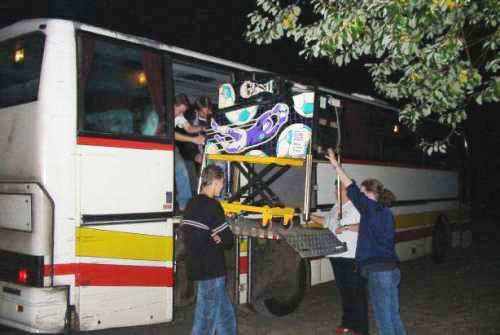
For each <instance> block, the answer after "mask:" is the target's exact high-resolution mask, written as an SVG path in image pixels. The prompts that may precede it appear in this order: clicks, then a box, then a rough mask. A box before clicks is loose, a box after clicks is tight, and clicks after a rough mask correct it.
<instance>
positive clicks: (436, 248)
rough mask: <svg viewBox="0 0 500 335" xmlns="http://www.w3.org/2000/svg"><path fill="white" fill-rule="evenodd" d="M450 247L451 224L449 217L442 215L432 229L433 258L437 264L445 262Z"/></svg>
mask: <svg viewBox="0 0 500 335" xmlns="http://www.w3.org/2000/svg"><path fill="white" fill-rule="evenodd" d="M449 247H450V224H449V221H448V218H447V217H446V216H444V215H441V216H440V217H439V218H438V220H437V222H436V224H435V225H434V229H433V231H432V260H433V261H434V263H436V264H440V263H442V262H444V260H445V259H446V253H447V251H448V248H449Z"/></svg>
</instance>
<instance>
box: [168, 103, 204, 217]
mask: <svg viewBox="0 0 500 335" xmlns="http://www.w3.org/2000/svg"><path fill="white" fill-rule="evenodd" d="M188 109H189V99H188V98H187V96H186V95H185V94H179V95H177V96H176V97H175V101H174V126H175V131H174V136H175V141H176V143H179V142H189V143H193V144H196V145H202V144H203V143H205V138H204V137H203V136H202V135H197V136H189V135H187V134H183V133H181V132H179V131H178V130H179V129H183V130H184V131H185V132H187V133H190V134H192V133H198V132H200V130H201V128H200V127H195V126H192V125H191V124H189V122H188V121H187V120H186V118H185V117H184V113H186V111H187V110H188ZM175 185H176V199H177V205H178V208H179V210H180V211H183V210H184V209H185V207H186V204H187V202H188V201H189V199H191V197H192V195H193V193H192V191H191V190H192V189H191V182H190V180H189V173H188V170H187V168H186V163H185V161H184V157H182V155H181V154H180V152H179V149H178V146H177V145H176V146H175Z"/></svg>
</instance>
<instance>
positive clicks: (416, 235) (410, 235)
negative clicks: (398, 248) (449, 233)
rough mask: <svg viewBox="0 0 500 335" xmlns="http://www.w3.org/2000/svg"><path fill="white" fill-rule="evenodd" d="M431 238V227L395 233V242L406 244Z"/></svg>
mask: <svg viewBox="0 0 500 335" xmlns="http://www.w3.org/2000/svg"><path fill="white" fill-rule="evenodd" d="M429 236H432V227H425V228H420V229H411V230H404V231H400V232H397V233H396V242H407V241H413V240H418V239H421V238H426V237H429Z"/></svg>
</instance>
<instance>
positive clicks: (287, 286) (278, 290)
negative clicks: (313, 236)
mask: <svg viewBox="0 0 500 335" xmlns="http://www.w3.org/2000/svg"><path fill="white" fill-rule="evenodd" d="M307 264H308V262H307V261H306V260H304V259H300V260H299V261H298V262H297V265H296V268H295V269H294V270H292V271H290V272H289V273H288V275H287V276H283V277H282V278H281V279H280V280H278V281H276V282H274V283H271V284H270V285H269V287H268V288H267V289H266V290H264V292H262V293H261V294H260V295H259V296H258V297H257V298H256V301H255V305H254V307H255V309H256V310H257V311H258V312H260V313H262V314H264V315H268V316H277V317H281V316H285V315H288V314H290V313H292V312H294V311H295V310H296V309H297V307H298V306H299V305H300V303H301V302H302V300H303V298H304V294H305V291H306V288H307V275H308V271H307Z"/></svg>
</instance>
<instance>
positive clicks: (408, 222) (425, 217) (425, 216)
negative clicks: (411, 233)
mask: <svg viewBox="0 0 500 335" xmlns="http://www.w3.org/2000/svg"><path fill="white" fill-rule="evenodd" d="M441 214H444V215H446V217H447V218H448V220H449V221H450V223H459V222H460V218H462V217H463V216H464V215H463V214H462V213H460V212H459V211H458V210H446V211H432V212H423V213H411V214H400V215H397V216H396V217H395V219H396V229H411V228H416V227H422V226H433V225H434V224H435V223H436V222H437V220H438V217H439V216H440V215H441Z"/></svg>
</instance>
